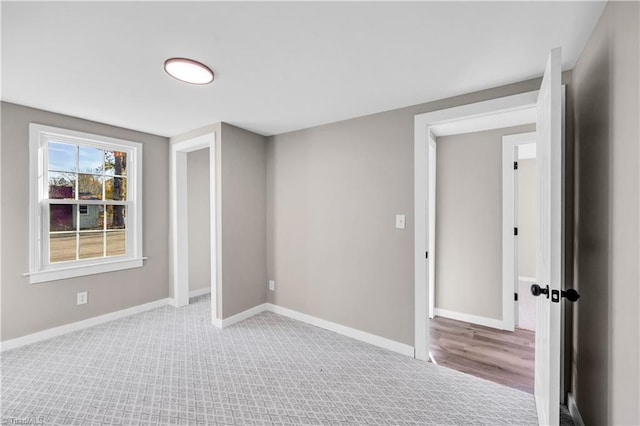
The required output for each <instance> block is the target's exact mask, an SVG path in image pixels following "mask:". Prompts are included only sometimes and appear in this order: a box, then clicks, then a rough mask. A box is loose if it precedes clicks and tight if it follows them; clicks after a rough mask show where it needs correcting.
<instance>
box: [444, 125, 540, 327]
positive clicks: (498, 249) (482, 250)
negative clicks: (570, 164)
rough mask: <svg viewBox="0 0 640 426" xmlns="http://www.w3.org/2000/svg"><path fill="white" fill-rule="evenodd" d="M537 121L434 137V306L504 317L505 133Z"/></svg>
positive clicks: (532, 128)
mask: <svg viewBox="0 0 640 426" xmlns="http://www.w3.org/2000/svg"><path fill="white" fill-rule="evenodd" d="M531 131H535V124H531V125H527V126H518V127H510V128H506V129H495V130H487V131H483V132H475V133H467V134H462V135H453V136H444V137H439V138H437V140H436V144H437V157H436V161H437V162H436V185H437V188H436V305H435V306H436V308H440V309H446V310H449V311H454V312H460V313H464V314H471V315H476V316H481V317H485V318H493V319H497V320H502V137H503V136H505V135H513V134H517V133H525V132H531Z"/></svg>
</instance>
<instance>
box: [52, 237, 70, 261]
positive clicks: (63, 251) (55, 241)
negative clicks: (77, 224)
mask: <svg viewBox="0 0 640 426" xmlns="http://www.w3.org/2000/svg"><path fill="white" fill-rule="evenodd" d="M68 260H76V234H75V232H72V233H64V234H49V262H50V263H55V262H65V261H68Z"/></svg>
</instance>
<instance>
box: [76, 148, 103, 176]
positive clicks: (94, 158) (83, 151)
mask: <svg viewBox="0 0 640 426" xmlns="http://www.w3.org/2000/svg"><path fill="white" fill-rule="evenodd" d="M78 148H79V152H78V162H79V165H78V168H79V170H78V171H79V172H84V173H100V174H102V157H103V155H104V151H102V150H101V149H98V148H92V147H89V146H80V147H78Z"/></svg>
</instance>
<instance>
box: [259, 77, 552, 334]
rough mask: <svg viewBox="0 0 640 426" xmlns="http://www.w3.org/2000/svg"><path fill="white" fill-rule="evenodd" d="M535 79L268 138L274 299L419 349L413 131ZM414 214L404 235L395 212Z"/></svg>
mask: <svg viewBox="0 0 640 426" xmlns="http://www.w3.org/2000/svg"><path fill="white" fill-rule="evenodd" d="M539 85H540V80H539V79H535V80H529V81H526V82H521V83H518V84H513V85H509V86H503V87H499V88H494V89H490V90H485V91H481V92H475V93H471V94H467V95H464V96H458V97H454V98H449V99H444V100H440V101H435V102H430V103H427V104H421V105H416V106H413V107H409V108H402V109H398V110H393V111H388V112H384V113H380V114H374V115H369V116H365V117H360V118H355V119H352V120H346V121H341V122H337V123H332V124H327V125H323V126H318V127H313V128H309V129H304V130H300V131H296V132H291V133H286V134H282V135H276V136H272V137H270V138H269V144H268V163H267V176H268V186H267V194H268V195H267V202H268V208H267V220H268V222H267V223H268V226H267V232H268V233H267V237H268V249H267V256H268V261H267V265H268V276H269V278H270V279H274V280H275V281H276V291H275V292H269V301H271V302H274V303H277V304H278V305H281V306H284V307H287V308H290V309H294V310H297V311H300V312H304V313H307V314H310V315H314V316H317V317H320V318H323V319H326V320H329V321H334V322H337V323H339V324H343V325H346V326H349V327H353V328H356V329H359V330H363V331H366V332H369V333H372V334H376V335H379V336H383V337H386V338H388V339H392V340H396V341H398V342H402V343H406V344H409V345H413V339H414V330H413V329H414V297H413V296H414V282H413V271H414V264H413V233H414V219H413V143H414V141H413V138H414V135H413V131H414V124H413V123H414V116H415V115H416V114H421V113H424V112H429V111H435V110H439V109H444V108H450V107H454V106H459V105H464V104H468V103H473V102H479V101H483V100H487V99H493V98H498V97H502V96H508V95H513V94H517V93H523V92H527V91H531V90H537V89H538V88H539ZM395 214H406V218H407V221H406V222H407V225H406V229H404V230H397V229H395V227H394V215H395Z"/></svg>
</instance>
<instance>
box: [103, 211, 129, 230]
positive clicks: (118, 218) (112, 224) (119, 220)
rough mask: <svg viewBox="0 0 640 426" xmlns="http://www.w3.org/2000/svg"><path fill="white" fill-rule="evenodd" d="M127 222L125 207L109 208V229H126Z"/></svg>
mask: <svg viewBox="0 0 640 426" xmlns="http://www.w3.org/2000/svg"><path fill="white" fill-rule="evenodd" d="M126 222H127V214H126V211H125V206H107V229H124V228H125V227H126Z"/></svg>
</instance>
